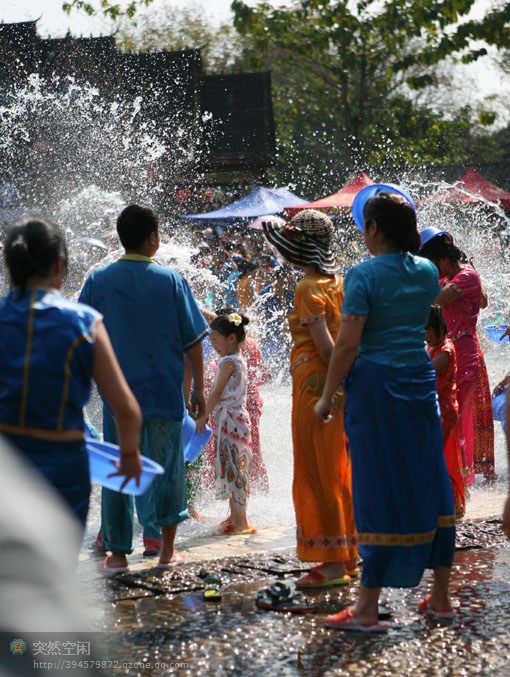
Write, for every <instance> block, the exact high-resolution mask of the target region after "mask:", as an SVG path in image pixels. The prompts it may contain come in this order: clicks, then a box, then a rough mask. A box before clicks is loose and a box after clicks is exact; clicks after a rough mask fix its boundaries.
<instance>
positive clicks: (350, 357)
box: [0, 184, 510, 632]
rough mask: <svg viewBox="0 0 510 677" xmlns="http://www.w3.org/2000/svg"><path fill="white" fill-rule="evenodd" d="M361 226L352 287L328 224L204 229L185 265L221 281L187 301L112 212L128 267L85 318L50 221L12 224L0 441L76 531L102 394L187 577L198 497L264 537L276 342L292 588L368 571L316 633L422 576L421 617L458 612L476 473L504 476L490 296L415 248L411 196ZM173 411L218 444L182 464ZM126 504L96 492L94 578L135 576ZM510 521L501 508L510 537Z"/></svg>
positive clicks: (458, 262)
mask: <svg viewBox="0 0 510 677" xmlns="http://www.w3.org/2000/svg"><path fill="white" fill-rule="evenodd" d="M353 213H354V219H355V223H356V226H357V228H358V230H359V235H358V238H357V240H356V248H358V247H359V238H362V239H363V241H364V244H365V246H366V249H367V250H368V253H369V254H370V257H368V256H359V257H358V262H357V264H356V265H352V261H349V260H348V259H349V257H350V256H352V252H353V250H351V249H349V250H348V251H347V254H345V251H346V250H345V248H344V250H343V251H344V254H345V255H344V256H343V266H344V269H343V272H344V273H346V274H345V282H344V280H343V278H342V276H341V275H340V274H339V273H338V270H339V267H340V266H339V248H338V241H337V230H338V228H337V229H335V225H334V224H333V222H332V221H331V220H330V218H329V217H328V216H326V215H325V214H323V213H322V212H320V211H316V210H310V209H307V210H303V211H301V212H299V213H298V214H297V215H296V216H294V217H293V218H292V219H291V220H290V221H289V222H288V223H286V224H285V225H283V226H282V225H279V224H278V223H273V222H272V220H271V218H268V219H267V221H265V222H264V223H263V232H262V233H256V234H254V235H253V237H249V236H248V235H247V234H246V233H244V234H230V236H229V237H228V238H223V239H222V238H221V235H220V234H218V233H216V234H213V235H212V236H211V233H204V232H202V233H200V235H199V237H200V242H198V243H197V244H198V246H197V249H198V252H197V253H196V254H195V255H194V259H193V263H194V265H195V266H198V267H204V268H207V269H209V270H210V271H211V272H212V273H213V274H214V275H215V276H216V277H217V278H218V280H219V281H220V282H221V285H220V286H219V287H218V289H214V290H211V296H210V297H208V298H203V299H200V300H199V301H197V299H196V298H195V296H194V294H193V292H192V290H191V288H190V286H189V285H188V283H187V282H186V280H185V279H184V277H183V276H182V275H181V274H179V273H178V272H176V271H175V270H173V269H171V268H168V267H165V266H162V265H160V264H159V263H158V262H157V261H156V260H155V258H154V257H155V255H156V253H157V251H158V249H159V247H160V226H159V218H158V215H157V213H155V212H154V211H153V210H152V209H150V208H148V207H142V206H139V205H130V206H129V207H126V208H125V209H124V210H123V211H122V212H121V214H120V215H119V217H118V219H117V233H118V236H119V239H120V241H121V243H122V246H123V248H124V254H123V255H122V256H121V257H120V259H119V260H118V261H115V262H113V263H110V264H108V265H106V266H103V267H100V268H97V269H95V270H93V271H92V272H91V273H90V274H89V276H88V277H87V279H86V281H85V283H84V285H83V288H82V290H81V293H80V296H79V301H78V302H73V301H69V300H66V299H65V298H64V297H63V296H62V295H61V294H60V293H59V290H60V289H61V287H62V284H63V281H64V278H65V273H66V265H67V250H66V245H65V240H64V237H63V235H62V233H61V231H60V230H59V228H58V227H57V226H55V225H54V224H52V223H50V222H48V221H46V220H44V219H41V218H28V219H25V220H24V221H22V222H20V223H19V224H17V225H15V226H13V227H12V228H11V229H10V230H9V233H8V235H7V237H6V240H5V243H4V253H5V262H6V266H7V270H8V272H9V275H10V280H11V291H10V293H9V294H8V295H7V296H6V297H5V298H4V299H2V301H1V304H0V326H1V328H2V335H3V336H5V337H6V339H5V340H4V342H3V345H2V348H1V349H0V375H1V376H0V379H1V383H2V387H1V388H0V431H1V432H2V433H3V434H4V435H5V436H7V437H8V438H9V440H10V441H11V442H12V443H13V445H14V446H16V447H17V448H18V449H19V450H20V452H21V453H22V454H23V455H24V456H25V457H26V458H27V459H29V460H30V461H31V462H32V463H33V464H34V465H35V466H36V468H37V469H38V470H39V471H40V472H41V473H42V474H43V475H44V476H45V477H46V479H47V480H48V481H49V483H50V484H52V485H53V486H54V487H55V489H56V490H57V492H58V493H59V494H60V495H61V497H62V498H63V500H64V501H65V503H66V504H67V506H68V507H69V509H70V510H71V511H72V512H73V513H74V514H75V516H76V517H77V519H78V520H79V522H80V523H81V525H82V528H84V526H85V523H86V519H87V513H88V505H89V498H90V480H89V473H88V458H87V451H86V443H85V421H84V413H83V412H84V407H85V405H86V403H87V400H88V398H89V396H90V389H91V382H92V380H94V381H95V382H96V384H97V386H98V389H99V392H100V394H101V397H102V400H103V436H104V439H105V440H106V441H108V442H114V443H118V444H119V447H120V460H119V463H118V467H117V470H116V474H118V475H121V476H124V478H125V479H124V485H125V484H126V483H127V482H128V481H129V480H131V479H134V480H135V481H138V479H139V477H140V473H141V460H140V455H141V453H143V454H144V455H145V456H147V457H149V458H151V459H153V460H155V461H157V462H158V463H160V465H161V466H162V467H163V474H162V475H160V476H158V477H157V478H156V479H155V481H154V482H153V484H152V485H151V487H150V489H149V490H148V491H147V492H146V493H145V494H144V495H143V497H142V498H140V499H139V500H138V501H137V505H136V507H137V512H138V519H139V521H140V523H141V524H142V526H143V527H144V535H145V533H147V534H150V535H151V536H150V537H149V536H148V543H149V545H152V546H153V547H152V549H151V548H148V549H147V548H146V551H147V555H148V556H149V555H156V554H157V555H158V556H159V561H158V564H157V566H158V567H159V568H161V569H169V568H171V567H174V566H177V565H180V564H182V563H184V561H185V556H184V554H183V553H179V552H178V551H177V550H176V546H175V541H176V535H177V528H178V525H179V524H180V523H181V522H183V521H184V520H186V519H188V518H189V517H190V515H191V516H192V517H196V518H199V517H200V515H199V513H198V511H197V510H196V506H195V498H196V493H197V487H198V484H199V483H200V482H204V483H209V486H211V487H214V491H215V495H216V497H217V498H218V499H220V500H224V501H227V503H228V515H227V517H226V519H225V520H224V521H223V522H221V523H220V525H219V533H221V534H223V535H230V534H250V533H254V532H255V531H256V527H255V526H254V525H253V524H251V522H250V521H249V518H248V515H249V507H248V504H249V497H250V494H251V492H252V491H253V490H257V491H263V492H267V491H268V490H269V487H270V478H268V476H267V469H266V466H265V463H264V459H263V453H262V451H261V448H260V436H259V421H260V416H261V413H262V399H261V396H260V392H259V387H260V386H261V385H262V384H264V383H265V382H267V381H268V380H269V379H270V378H271V366H270V364H269V366H268V363H267V361H268V359H270V358H271V356H275V355H276V356H277V357H278V360H279V361H281V359H282V356H283V358H284V359H285V356H286V355H287V347H288V349H289V350H288V353H289V354H288V359H289V362H290V372H291V378H292V420H291V428H292V444H293V457H294V475H293V482H292V497H293V503H294V508H295V515H296V527H297V531H296V539H297V554H298V557H299V559H300V560H301V561H303V562H310V563H313V564H314V566H313V567H312V568H311V569H310V571H308V572H307V573H306V574H305V575H303V576H302V577H301V578H299V579H298V581H297V583H296V586H297V588H299V589H310V588H324V587H333V586H341V585H347V584H349V583H350V581H351V580H352V579H353V578H356V577H359V576H360V577H361V582H360V592H359V596H358V600H357V602H356V604H355V605H354V606H353V607H349V608H348V609H344V610H343V611H340V612H339V613H338V614H333V615H331V616H329V617H328V618H327V619H326V625H328V626H329V627H332V628H337V629H341V630H350V631H352V630H354V631H362V632H385V631H386V629H387V626H386V625H385V624H383V623H380V622H379V596H380V591H381V588H382V587H385V586H390V587H413V586H416V585H417V584H418V583H419V581H420V580H421V577H422V575H423V572H424V570H425V569H426V568H430V569H432V570H433V583H432V588H431V592H430V594H429V595H426V596H425V597H424V599H423V600H421V602H420V603H419V605H418V611H419V612H421V613H425V614H427V615H429V616H432V617H436V618H442V619H451V618H453V617H454V615H455V612H454V610H453V608H452V605H451V601H450V597H449V578H450V571H451V566H452V563H453V556H454V546H455V521H456V519H459V518H461V517H462V516H463V515H464V512H465V505H466V499H467V487H469V486H471V485H472V483H473V481H474V476H475V474H482V475H483V476H484V478H485V479H486V480H488V481H493V480H494V479H495V467H494V431H493V421H492V409H491V393H490V389H489V383H488V378H487V370H486V368H485V362H484V359H483V353H482V350H481V348H480V344H479V342H478V338H477V334H476V325H477V320H478V315H479V312H480V309H481V308H483V307H484V306H485V305H487V302H488V300H487V296H486V294H485V291H484V288H483V285H482V283H481V281H480V277H479V275H478V273H477V272H476V270H475V269H474V267H473V266H471V265H470V264H469V263H468V262H467V257H466V256H465V254H464V253H463V252H462V251H461V250H460V249H459V248H458V247H457V246H456V245H455V243H454V240H453V238H452V236H451V234H449V233H447V232H445V231H441V230H439V229H437V228H428V229H426V231H423V232H422V233H421V234H420V233H419V232H418V229H417V223H416V211H415V207H414V203H413V201H412V198H411V196H410V195H409V194H408V193H407V192H406V191H405V190H404V189H400V188H398V187H393V188H392V187H388V186H386V185H384V184H380V185H379V184H376V185H373V186H369V187H367V188H365V189H363V190H362V191H360V193H358V195H357V197H356V199H355V203H354V206H353ZM211 232H213V231H211ZM208 239H209V242H208ZM213 239H214V241H213ZM357 251H358V250H357ZM218 290H219V291H218ZM252 312H253V313H254V315H255V316H256V317H257V318H258V319H259V320H260V321H261V322H262V323H263V324H264V325H265V327H266V336H267V340H266V341H263V342H261V345H260V346H259V345H258V342H257V341H255V340H254V338H253V336H249V335H248V334H249V325H250V319H249V316H248V313H250V314H251V313H252ZM287 316H288V326H287V324H286V323H287V319H286V318H287ZM271 323H272V324H271ZM206 337H208V338H207V342H209V343H210V346H211V347H212V348H211V349H212V351H213V352H214V353H215V355H212V354H209V351H207V355H206V360H205V367H204V346H205V345H206V343H204V342H205V340H206ZM42 384H44V385H42ZM186 410H188V411H189V412H191V413H192V415H193V416H194V418H195V426H196V431H197V433H200V432H202V431H203V430H204V429H205V426H206V425H207V424H210V425H211V427H212V430H213V436H212V441H211V443H210V446H209V448H208V450H207V451H206V452H204V453H203V454H202V457H200V459H199V461H198V462H196V463H193V464H190V465H186V464H185V461H184V454H183V425H182V421H183V418H184V415H185V412H186ZM508 416H509V418H510V413H509V414H508ZM507 430H509V427H508V426H507ZM186 480H187V481H186ZM289 490H290V487H289ZM133 508H134V506H133V498H132V497H131V496H129V495H126V494H124V493H120V492H116V491H112V490H110V489H106V488H103V490H102V497H101V529H100V534H99V537H98V538H99V540H98V542H97V543H98V544H99V545H100V546H101V548H103V549H104V550H105V551H106V552H107V553H109V554H107V556H106V557H105V559H104V560H102V561H101V562H100V563H99V566H98V569H99V570H100V571H101V573H103V574H105V575H116V574H118V573H125V572H127V571H129V562H128V556H129V554H130V553H131V552H132V551H133V521H134V512H133ZM507 513H508V515H507ZM509 524H510V507H509V506H507V509H506V512H505V521H504V529H505V531H506V532H507V533H508V531H509V529H510V526H509ZM146 529H147V532H146ZM146 546H147V543H146ZM360 557H361V564H362V566H361V567H360V561H359V558H360ZM287 597H289V596H288V595H287ZM289 599H290V598H289Z"/></svg>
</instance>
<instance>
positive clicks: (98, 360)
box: [0, 218, 141, 528]
mask: <svg viewBox="0 0 510 677" xmlns="http://www.w3.org/2000/svg"><path fill="white" fill-rule="evenodd" d="M4 256H5V262H6V265H7V269H8V271H9V275H10V279H11V287H12V291H11V292H10V293H9V294H8V295H7V296H6V297H4V298H2V299H1V301H0V336H2V341H1V342H0V433H2V434H3V435H4V436H5V437H6V438H7V439H9V440H10V441H11V443H12V444H13V445H14V446H15V447H17V448H18V449H19V451H20V452H21V453H22V454H23V456H24V457H25V458H27V459H28V460H29V461H30V462H31V463H32V464H33V465H35V466H36V467H37V469H38V470H39V471H40V472H41V473H42V474H43V475H44V477H45V478H46V479H47V480H48V481H49V483H50V484H51V485H53V487H54V488H55V489H56V490H57V492H58V493H59V494H60V495H61V497H62V498H63V500H64V502H65V503H66V504H67V505H68V507H69V508H70V509H71V511H72V512H73V513H74V514H75V516H76V517H77V518H78V520H79V522H80V523H81V525H82V528H84V527H85V523H86V519H87V512H88V507H89V497H90V478H89V465H88V455H87V450H86V446H85V424H84V420H83V407H84V405H85V404H86V402H87V401H88V398H89V396H90V390H91V381H92V379H94V380H95V382H96V383H97V386H98V388H99V389H100V391H101V392H102V394H103V395H104V397H105V398H106V399H107V401H108V403H109V404H110V406H111V408H112V410H113V411H114V412H115V418H116V420H117V424H118V428H119V431H118V432H119V444H120V450H121V456H120V462H119V467H118V469H117V473H116V474H118V475H125V480H124V483H123V486H124V485H125V484H126V483H127V482H128V481H129V479H131V478H132V477H134V478H136V480H137V482H138V479H139V477H140V473H141V461H140V453H139V440H138V436H139V430H140V421H141V414H140V408H139V406H138V403H137V401H136V399H135V397H134V395H133V393H132V392H131V390H130V388H129V386H128V384H127V382H126V380H125V378H124V375H123V373H122V371H121V369H120V367H119V364H118V362H117V358H116V357H115V353H114V352H113V348H112V346H111V343H110V339H109V337H108V334H107V332H106V329H105V327H104V325H103V320H102V316H101V315H100V314H99V313H98V312H97V311H95V310H93V309H92V308H90V307H89V306H86V305H84V304H82V303H74V302H73V301H69V300H67V299H66V298H64V297H63V296H61V295H60V293H59V289H60V287H61V286H62V283H63V280H64V277H65V273H66V269H67V249H66V245H65V241H64V237H63V235H62V233H61V231H60V230H59V228H58V227H57V226H56V225H54V224H52V223H50V222H48V221H45V220H43V219H39V218H28V219H26V220H24V221H22V222H20V223H19V224H16V225H15V226H12V228H10V230H9V231H8V233H7V236H6V239H5V243H4ZM112 473H115V468H112Z"/></svg>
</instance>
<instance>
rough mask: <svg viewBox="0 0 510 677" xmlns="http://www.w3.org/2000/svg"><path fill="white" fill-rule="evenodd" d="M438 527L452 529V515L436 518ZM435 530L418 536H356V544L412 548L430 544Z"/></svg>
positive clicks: (453, 524) (366, 534)
mask: <svg viewBox="0 0 510 677" xmlns="http://www.w3.org/2000/svg"><path fill="white" fill-rule="evenodd" d="M437 525H438V527H442V528H446V527H454V526H455V516H454V515H440V516H439V517H438V518H437ZM436 531H437V529H432V530H431V531H427V532H425V533H418V534H372V533H361V534H358V543H359V544H360V545H394V546H413V545H422V544H423V543H432V541H433V540H434V537H435V535H436Z"/></svg>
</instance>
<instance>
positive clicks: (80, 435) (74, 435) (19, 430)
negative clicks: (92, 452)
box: [0, 423, 85, 442]
mask: <svg viewBox="0 0 510 677" xmlns="http://www.w3.org/2000/svg"><path fill="white" fill-rule="evenodd" d="M0 430H1V431H2V432H4V433H9V434H11V435H24V436H25V437H36V438H37V439H40V440H47V441H48V442H76V441H77V440H84V439H85V433H84V432H83V430H46V429H44V428H27V427H25V426H19V425H10V424H9V423H0Z"/></svg>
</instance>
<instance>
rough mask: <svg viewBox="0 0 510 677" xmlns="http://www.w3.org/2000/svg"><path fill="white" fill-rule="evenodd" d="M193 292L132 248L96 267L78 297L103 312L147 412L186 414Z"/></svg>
mask: <svg viewBox="0 0 510 677" xmlns="http://www.w3.org/2000/svg"><path fill="white" fill-rule="evenodd" d="M190 297H191V291H190V289H189V287H188V285H187V283H186V281H185V280H184V279H183V278H182V277H181V276H180V275H179V273H177V272H176V271H174V270H171V269H170V268H166V267H164V266H160V265H159V264H157V263H156V262H154V261H151V260H150V259H149V258H145V257H140V256H139V257H136V256H132V255H131V256H130V255H129V254H127V255H124V256H123V257H122V258H121V259H120V260H119V261H116V262H115V263H112V264H110V265H107V266H105V267H103V268H100V269H98V270H95V271H93V272H92V273H91V275H90V277H89V278H88V279H87V281H86V283H85V285H84V287H83V290H82V293H81V295H80V300H81V301H83V302H85V303H88V304H90V305H92V306H93V307H94V308H96V309H97V310H99V311H100V312H101V313H102V314H103V316H104V318H105V326H106V328H107V330H108V334H109V335H110V338H111V341H112V344H113V347H114V350H115V353H116V355H117V358H118V360H119V363H120V365H121V367H122V370H123V372H124V374H125V376H126V379H127V381H128V383H129V384H130V386H131V389H132V390H133V392H134V394H135V396H136V398H137V399H138V401H139V402H140V406H141V407H142V412H143V416H144V418H148V419H158V418H174V419H179V418H182V416H183V414H184V400H183V395H182V380H183V377H184V366H183V349H185V348H186V346H187V344H190V345H191V344H193V343H194V342H195V341H196V338H197V337H196V334H195V332H194V330H193V328H189V325H188V326H187V323H186V318H187V317H188V314H189V299H190ZM206 333H207V330H206V329H204V331H203V334H204V336H205V334H206Z"/></svg>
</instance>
